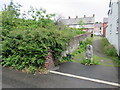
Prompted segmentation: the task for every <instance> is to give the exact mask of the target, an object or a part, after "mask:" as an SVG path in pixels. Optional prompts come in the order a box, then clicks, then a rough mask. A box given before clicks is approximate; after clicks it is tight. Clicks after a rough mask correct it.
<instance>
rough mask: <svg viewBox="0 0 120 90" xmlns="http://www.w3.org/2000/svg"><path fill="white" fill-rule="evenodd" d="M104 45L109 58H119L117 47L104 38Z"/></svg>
mask: <svg viewBox="0 0 120 90" xmlns="http://www.w3.org/2000/svg"><path fill="white" fill-rule="evenodd" d="M102 43H103V46H104V53H105V54H106V55H108V56H114V57H116V56H118V55H117V50H116V49H115V47H114V46H113V45H111V44H110V43H109V42H108V40H107V39H105V38H103V39H102Z"/></svg>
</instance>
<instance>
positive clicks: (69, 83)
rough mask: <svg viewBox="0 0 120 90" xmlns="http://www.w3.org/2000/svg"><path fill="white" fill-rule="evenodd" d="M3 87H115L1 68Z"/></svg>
mask: <svg viewBox="0 0 120 90" xmlns="http://www.w3.org/2000/svg"><path fill="white" fill-rule="evenodd" d="M2 77H3V81H2V84H3V85H2V86H3V88H117V87H114V86H110V85H105V84H99V83H95V82H91V81H86V80H80V79H76V78H70V77H67V76H61V75H56V74H51V73H49V74H46V75H40V74H37V75H33V74H27V73H23V72H19V71H15V70H9V69H8V68H3V75H2Z"/></svg>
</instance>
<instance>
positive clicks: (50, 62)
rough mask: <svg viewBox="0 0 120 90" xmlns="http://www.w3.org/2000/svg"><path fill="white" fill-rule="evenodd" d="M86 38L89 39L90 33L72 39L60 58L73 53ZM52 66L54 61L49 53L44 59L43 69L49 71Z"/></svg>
mask: <svg viewBox="0 0 120 90" xmlns="http://www.w3.org/2000/svg"><path fill="white" fill-rule="evenodd" d="M88 37H91V33H86V34H82V35H78V36H75V37H74V38H72V39H71V41H70V42H69V43H68V47H67V50H65V51H63V52H62V53H61V58H62V57H65V56H66V55H67V54H71V53H73V52H74V51H75V50H76V49H77V48H78V47H79V45H80V42H81V41H83V40H85V39H87V38H88ZM61 58H60V59H61ZM54 64H55V60H54V57H53V54H52V52H49V55H48V56H47V58H46V62H45V67H46V68H47V69H51V68H53V67H54V66H55V65H54Z"/></svg>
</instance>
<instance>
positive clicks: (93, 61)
mask: <svg viewBox="0 0 120 90" xmlns="http://www.w3.org/2000/svg"><path fill="white" fill-rule="evenodd" d="M81 64H83V65H99V64H100V61H99V60H97V59H94V58H93V60H90V59H88V60H86V59H85V58H83V59H82V60H81Z"/></svg>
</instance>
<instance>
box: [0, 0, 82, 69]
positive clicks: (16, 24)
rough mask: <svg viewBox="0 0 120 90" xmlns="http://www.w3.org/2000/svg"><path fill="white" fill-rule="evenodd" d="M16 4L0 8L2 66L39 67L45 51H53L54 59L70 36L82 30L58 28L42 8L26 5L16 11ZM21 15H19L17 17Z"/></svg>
mask: <svg viewBox="0 0 120 90" xmlns="http://www.w3.org/2000/svg"><path fill="white" fill-rule="evenodd" d="M20 7H21V5H19V4H14V3H13V2H12V1H11V3H10V4H9V5H8V7H7V8H6V9H5V10H4V11H2V28H3V29H2V35H1V37H2V65H3V66H12V67H13V68H15V69H20V70H21V69H25V68H31V69H32V71H33V70H36V69H35V68H39V67H43V66H44V63H45V58H46V56H47V54H48V50H49V49H51V50H52V51H53V55H54V58H55V60H58V59H59V58H60V56H61V52H62V51H63V50H65V49H66V46H67V43H68V42H69V41H70V39H71V38H72V37H74V36H75V35H78V34H82V33H84V32H82V31H80V30H69V29H66V30H62V31H61V30H59V29H58V28H57V27H56V25H55V24H54V21H53V20H52V17H54V16H55V14H47V13H46V10H45V9H42V8H41V9H35V8H33V7H31V8H30V10H29V11H28V13H23V14H20ZM21 16H22V18H20V17H21Z"/></svg>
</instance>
